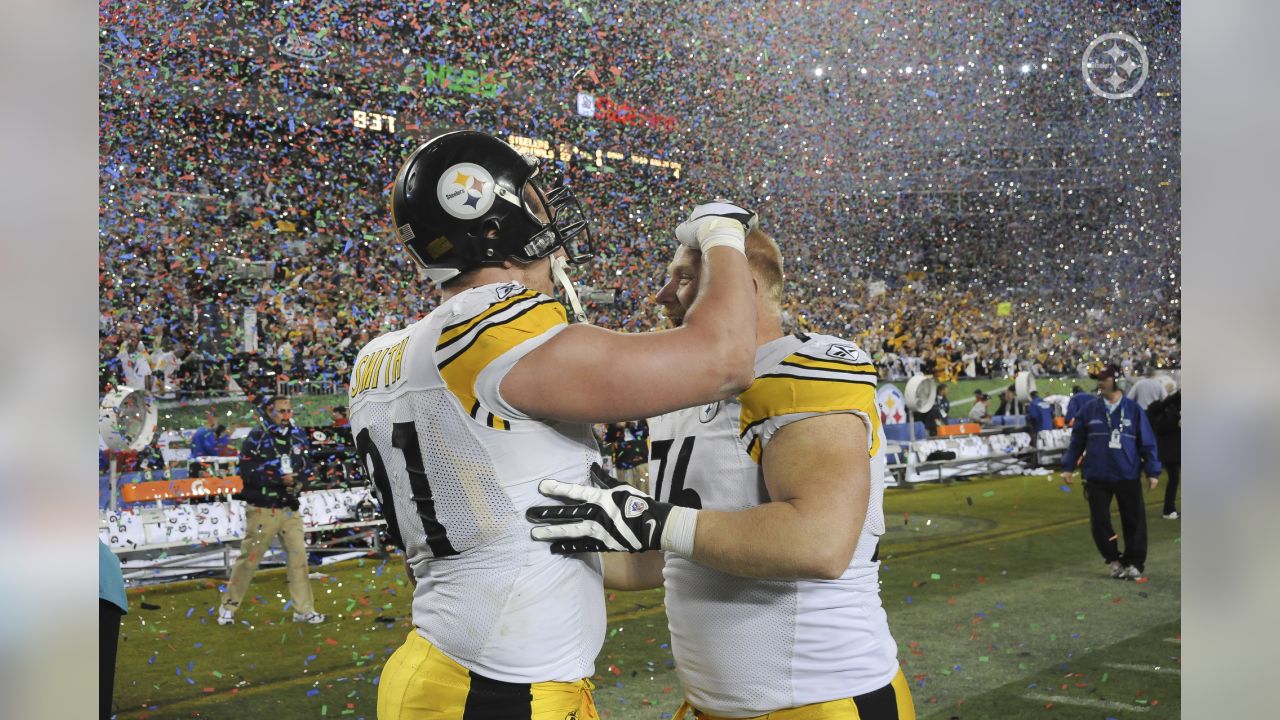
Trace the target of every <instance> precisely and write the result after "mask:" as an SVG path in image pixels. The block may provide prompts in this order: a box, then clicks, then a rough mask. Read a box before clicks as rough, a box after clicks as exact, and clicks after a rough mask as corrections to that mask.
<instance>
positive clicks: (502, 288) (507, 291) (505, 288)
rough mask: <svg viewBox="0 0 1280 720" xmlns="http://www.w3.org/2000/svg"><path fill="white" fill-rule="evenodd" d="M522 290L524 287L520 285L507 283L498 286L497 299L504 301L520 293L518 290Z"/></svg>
mask: <svg viewBox="0 0 1280 720" xmlns="http://www.w3.org/2000/svg"><path fill="white" fill-rule="evenodd" d="M523 288H524V286H523V285H521V284H520V283H507V284H506V285H499V286H498V290H497V294H498V299H499V300H506V299H507V298H509V297H511V296H512V295H515V294H516V293H517V292H520V290H522V289H523Z"/></svg>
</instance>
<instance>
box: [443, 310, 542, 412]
mask: <svg viewBox="0 0 1280 720" xmlns="http://www.w3.org/2000/svg"><path fill="white" fill-rule="evenodd" d="M565 322H567V318H566V316H565V312H564V307H563V306H562V305H560V303H558V302H556V301H555V300H551V299H547V300H544V301H543V302H540V303H537V304H535V305H531V306H530V307H529V308H527V309H526V310H524V311H522V312H520V313H519V314H517V315H515V316H513V317H510V318H507V319H506V320H502V321H499V322H495V323H492V324H490V325H488V326H486V327H485V328H483V329H482V330H481V331H480V332H479V333H477V334H476V336H475V338H473V339H472V340H471V342H470V343H468V344H467V346H466V347H464V348H462V349H461V350H460V351H458V352H457V353H455V354H454V355H453V356H451V357H450V358H449V359H447V360H445V361H444V362H442V363H440V364H439V368H440V376H441V377H442V378H444V381H445V385H446V386H448V388H449V391H450V392H452V393H453V395H454V397H456V398H458V401H459V402H461V403H462V407H464V408H467V409H468V414H470V415H471V416H472V417H473V418H475V420H476V421H477V422H479V423H481V424H482V425H485V426H487V427H491V428H494V429H498V430H510V429H511V423H510V422H509V421H507V420H506V419H504V418H500V417H497V416H496V415H493V414H492V413H488V412H486V411H484V410H483V409H482V408H481V407H480V401H479V400H478V399H477V398H476V390H475V387H476V378H478V377H480V373H481V371H483V370H484V369H485V368H486V367H488V366H489V363H491V362H493V361H494V360H495V359H497V358H498V357H499V356H501V355H502V354H503V353H505V352H507V351H508V350H510V349H511V348H513V347H515V346H517V345H519V344H520V343H522V342H524V341H525V340H528V339H530V338H533V337H537V336H538V335H541V334H542V333H544V332H546V331H547V330H550V329H551V328H553V327H555V326H556V325H561V324H563V323H565Z"/></svg>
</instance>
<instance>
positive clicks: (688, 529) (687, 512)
mask: <svg viewBox="0 0 1280 720" xmlns="http://www.w3.org/2000/svg"><path fill="white" fill-rule="evenodd" d="M697 530H698V511H697V510H694V509H693V508H686V507H679V506H676V507H673V508H671V512H670V513H668V514H667V524H666V525H665V526H663V528H662V549H663V550H666V551H668V552H673V553H677V554H680V555H683V556H685V557H687V558H691V557H693V536H694V534H695V533H696V532H697Z"/></svg>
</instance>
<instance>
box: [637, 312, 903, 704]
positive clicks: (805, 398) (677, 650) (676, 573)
mask: <svg viewBox="0 0 1280 720" xmlns="http://www.w3.org/2000/svg"><path fill="white" fill-rule="evenodd" d="M875 392H876V373H875V368H874V367H873V366H872V365H871V359H870V358H869V357H868V356H867V354H866V353H865V352H863V351H862V350H861V349H859V348H858V347H857V346H856V345H854V344H852V343H849V342H845V341H844V340H840V339H839V338H834V337H829V336H823V335H793V336H786V337H782V338H778V339H777V340H773V341H771V342H769V343H766V344H765V345H763V346H761V347H760V348H759V349H758V350H757V351H756V363H755V380H754V382H753V383H752V384H751V386H750V387H749V388H748V389H747V390H746V391H745V392H743V393H742V394H741V395H739V396H738V397H737V398H735V399H733V400H727V401H722V402H719V403H713V404H711V405H706V406H703V407H698V408H689V409H686V410H680V411H677V412H673V413H668V414H666V415H661V416H659V417H656V418H653V419H652V420H650V422H649V430H650V442H651V450H650V455H651V464H650V466H649V472H650V477H651V478H653V480H652V482H653V487H654V494H655V496H656V497H657V498H658V499H659V500H664V501H668V502H673V503H675V504H678V505H684V506H687V507H700V508H708V509H714V510H726V511H732V510H741V509H744V508H749V507H754V506H756V505H761V504H763V503H766V502H768V501H769V496H768V491H767V490H766V488H765V483H764V474H763V472H762V469H761V464H760V461H761V458H762V456H763V453H764V452H765V451H766V450H767V448H768V447H769V440H770V439H771V438H772V437H773V435H774V433H776V432H777V431H778V430H779V429H780V428H782V427H784V426H786V425H788V424H790V423H793V422H797V421H799V420H803V419H805V418H810V417H814V416H817V415H825V414H830V413H852V414H854V415H857V416H858V417H860V418H862V420H863V422H865V423H866V424H867V429H868V433H867V437H868V439H869V442H868V447H867V452H868V454H869V455H870V459H871V477H872V482H871V496H870V500H869V503H868V507H867V516H866V521H865V522H864V523H863V526H862V529H861V533H860V535H859V537H858V545H857V550H856V551H855V553H854V556H853V559H852V561H851V562H850V563H849V567H848V569H847V570H846V571H845V572H844V574H843V575H842V576H841V577H840V578H839V579H837V580H830V581H826V580H823V581H817V580H759V579H754V578H742V577H736V576H733V575H728V574H726V573H722V572H719V571H717V570H712V569H710V568H707V567H703V566H701V565H699V564H697V563H695V562H693V561H692V560H689V559H688V558H685V557H682V556H679V555H675V554H673V553H667V555H666V569H665V571H664V579H665V584H666V602H667V618H668V620H669V622H670V625H671V645H672V651H673V653H674V654H675V658H676V672H677V674H678V675H679V676H680V680H681V682H682V684H683V685H684V687H685V688H686V690H685V692H686V697H687V699H688V700H689V702H690V703H691V704H692V705H693V706H694V707H696V708H698V709H700V710H703V711H705V712H709V713H712V714H715V715H721V716H728V717H748V716H751V715H758V714H763V713H766V712H769V711H771V710H777V709H780V708H788V707H797V706H800V705H807V704H810V703H817V702H826V701H828V700H836V699H840V698H847V697H852V696H854V695H859V694H862V693H865V692H870V691H872V690H876V689H878V688H880V687H883V686H884V685H887V684H888V683H889V682H890V681H891V680H892V679H893V677H894V675H895V674H896V673H897V671H898V661H897V644H896V643H895V642H894V639H893V636H892V635H890V634H889V625H888V622H887V620H886V618H885V613H884V609H883V608H882V607H881V604H880V588H879V582H878V571H879V562H878V561H877V560H876V559H875V552H876V543H877V542H878V538H879V536H880V535H882V534H883V533H884V514H883V508H882V501H883V485H882V484H881V483H880V482H879V481H878V479H879V478H881V477H883V475H884V455H883V451H882V449H881V448H882V447H883V445H884V432H883V430H882V429H881V427H880V416H879V413H878V411H877V410H876V404H875Z"/></svg>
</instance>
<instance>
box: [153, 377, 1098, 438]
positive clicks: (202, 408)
mask: <svg viewBox="0 0 1280 720" xmlns="http://www.w3.org/2000/svg"><path fill="white" fill-rule="evenodd" d="M1074 383H1080V385H1081V386H1082V387H1084V388H1085V389H1086V390H1092V389H1093V387H1094V385H1095V382H1094V381H1093V380H1088V379H1086V380H1073V379H1070V378H1038V379H1037V380H1036V387H1037V388H1038V389H1039V390H1040V394H1042V395H1053V394H1055V393H1061V394H1064V395H1068V394H1070V393H1071V386H1072V384H1074ZM895 384H896V385H898V387H899V388H901V387H902V385H903V383H895ZM1012 384H1013V379H1012V378H994V379H988V380H961V381H960V382H957V383H954V384H953V386H952V388H951V391H950V398H951V402H952V403H953V404H955V403H956V401H958V400H959V401H969V400H972V398H973V391H974V390H975V389H979V388H980V389H982V390H985V391H987V392H989V393H991V394H992V396H993V398H992V399H993V400H996V401H998V400H999V391H1000V390H1002V389H1004V388H1006V387H1008V386H1010V385H1012ZM346 404H347V398H346V396H344V395H299V396H297V397H295V398H293V409H294V422H296V423H298V424H299V425H327V424H329V422H330V421H331V419H332V418H331V417H330V415H329V408H331V407H333V406H335V405H346ZM998 404H999V403H998V402H997V403H996V404H993V405H991V406H990V408H989V409H990V410H991V412H995V411H996V406H997V405H998ZM961 407H963V408H964V412H966V413H967V412H968V411H969V406H968V404H962V405H961ZM208 413H213V414H215V415H216V416H218V417H219V418H220V419H221V421H222V422H224V423H225V424H226V425H228V426H229V427H236V426H238V425H257V424H258V419H257V417H256V416H255V415H254V413H253V408H251V407H250V406H249V404H248V403H247V402H245V401H244V400H223V401H218V402H215V403H211V404H208V405H175V406H166V407H165V408H164V409H162V410H161V411H160V416H159V419H158V421H157V423H156V426H157V429H158V430H160V431H164V430H180V429H183V428H194V427H199V426H201V425H203V424H204V419H205V416H206V415H207V414H208Z"/></svg>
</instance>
